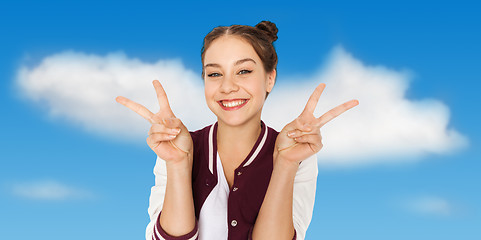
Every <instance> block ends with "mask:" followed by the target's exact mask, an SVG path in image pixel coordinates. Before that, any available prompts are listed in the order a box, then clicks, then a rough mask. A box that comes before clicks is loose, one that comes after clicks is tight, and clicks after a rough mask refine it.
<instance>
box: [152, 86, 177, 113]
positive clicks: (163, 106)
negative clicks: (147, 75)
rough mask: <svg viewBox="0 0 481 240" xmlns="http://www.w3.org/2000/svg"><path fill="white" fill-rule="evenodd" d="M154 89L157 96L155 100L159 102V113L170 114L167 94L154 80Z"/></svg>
mask: <svg viewBox="0 0 481 240" xmlns="http://www.w3.org/2000/svg"><path fill="white" fill-rule="evenodd" d="M152 84H153V85H154V88H155V93H156V94H157V100H158V101H159V106H160V111H161V112H164V113H170V114H172V115H174V114H173V113H172V109H171V108H170V104H169V99H168V98H167V94H166V93H165V91H164V88H163V87H162V84H160V82H159V80H154V81H153V82H152Z"/></svg>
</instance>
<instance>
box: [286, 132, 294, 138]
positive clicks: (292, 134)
mask: <svg viewBox="0 0 481 240" xmlns="http://www.w3.org/2000/svg"><path fill="white" fill-rule="evenodd" d="M294 134H295V132H288V133H287V136H288V137H292V136H294Z"/></svg>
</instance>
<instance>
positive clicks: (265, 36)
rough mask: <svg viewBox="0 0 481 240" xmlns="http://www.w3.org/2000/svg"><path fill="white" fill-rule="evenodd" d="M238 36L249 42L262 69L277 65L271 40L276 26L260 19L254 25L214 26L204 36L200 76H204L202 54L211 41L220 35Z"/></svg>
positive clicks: (269, 70)
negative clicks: (262, 66) (260, 62)
mask: <svg viewBox="0 0 481 240" xmlns="http://www.w3.org/2000/svg"><path fill="white" fill-rule="evenodd" d="M227 35H233V36H239V37H241V38H242V39H244V40H246V41H247V42H249V43H250V44H251V45H252V47H253V48H254V50H255V51H256V53H257V55H259V58H260V59H261V61H262V64H263V65H264V70H265V71H266V72H267V73H269V72H272V71H273V70H275V69H276V67H277V53H276V50H275V48H274V45H273V42H274V41H276V40H277V27H276V25H275V24H274V23H272V22H269V21H262V22H260V23H258V24H257V25H256V26H255V27H251V26H247V25H232V26H229V27H227V26H221V27H216V28H214V29H213V30H212V31H211V32H210V33H209V34H207V35H206V36H205V38H204V45H203V46H202V50H201V59H202V78H204V55H205V52H206V51H207V49H208V48H209V46H210V45H211V44H212V42H213V41H214V40H215V39H217V38H219V37H221V36H227Z"/></svg>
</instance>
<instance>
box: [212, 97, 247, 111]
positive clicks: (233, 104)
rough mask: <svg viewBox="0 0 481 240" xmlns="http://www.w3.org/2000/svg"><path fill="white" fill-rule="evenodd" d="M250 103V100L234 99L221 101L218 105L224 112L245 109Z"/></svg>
mask: <svg viewBox="0 0 481 240" xmlns="http://www.w3.org/2000/svg"><path fill="white" fill-rule="evenodd" d="M248 101H249V100H248V99H233V100H221V101H218V103H219V105H220V106H221V107H222V109H224V110H237V109H239V108H241V107H243V106H244V105H245V104H246V103H247V102H248Z"/></svg>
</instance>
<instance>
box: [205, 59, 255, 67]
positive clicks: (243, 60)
mask: <svg viewBox="0 0 481 240" xmlns="http://www.w3.org/2000/svg"><path fill="white" fill-rule="evenodd" d="M245 62H253V63H254V64H257V63H256V61H254V59H252V58H244V59H241V60H237V61H236V62H235V63H234V66H237V65H240V64H242V63H245ZM207 67H220V65H219V64H217V63H208V64H206V65H205V66H204V68H207Z"/></svg>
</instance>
